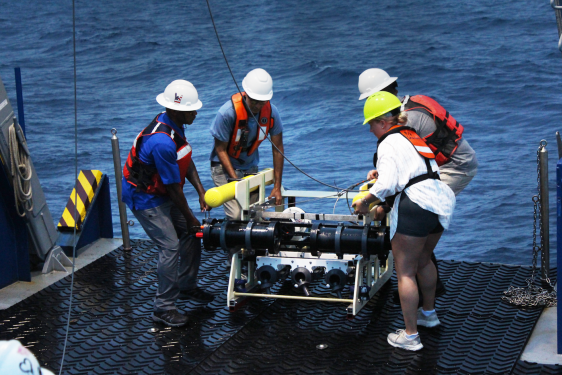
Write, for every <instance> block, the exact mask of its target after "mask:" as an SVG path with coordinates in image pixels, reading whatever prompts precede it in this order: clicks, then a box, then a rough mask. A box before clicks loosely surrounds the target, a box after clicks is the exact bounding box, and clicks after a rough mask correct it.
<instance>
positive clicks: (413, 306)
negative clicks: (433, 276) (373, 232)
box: [391, 233, 435, 335]
mask: <svg viewBox="0 0 562 375" xmlns="http://www.w3.org/2000/svg"><path fill="white" fill-rule="evenodd" d="M426 239H427V237H413V236H408V235H405V234H401V233H396V234H395V235H394V238H392V241H391V242H392V254H393V256H394V264H395V266H396V275H397V278H398V292H399V294H400V304H401V306H402V314H403V315H404V323H405V324H406V333H407V334H409V335H411V334H414V333H416V332H417V331H418V327H417V310H418V302H419V296H418V285H417V283H416V274H417V273H418V262H419V260H420V257H421V255H422V252H423V250H424V246H425V243H426ZM430 256H431V253H430ZM433 271H434V272H435V268H434V269H433ZM434 281H435V280H434ZM433 294H434V297H435V285H434V286H433ZM424 296H425V295H424ZM424 299H425V298H424Z"/></svg>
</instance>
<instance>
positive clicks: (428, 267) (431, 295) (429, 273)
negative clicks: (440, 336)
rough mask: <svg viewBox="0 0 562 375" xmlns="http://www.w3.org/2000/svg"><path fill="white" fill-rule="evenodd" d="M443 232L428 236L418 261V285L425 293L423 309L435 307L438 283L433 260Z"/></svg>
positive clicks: (423, 293) (428, 309)
mask: <svg viewBox="0 0 562 375" xmlns="http://www.w3.org/2000/svg"><path fill="white" fill-rule="evenodd" d="M442 234H443V232H440V233H433V234H430V235H429V236H427V240H426V241H425V245H424V247H423V249H422V251H421V254H420V258H419V262H418V272H417V276H418V285H419V287H420V289H421V292H422V295H423V309H424V310H425V311H431V310H433V309H434V308H435V286H436V284H437V269H436V268H435V265H434V264H433V262H432V261H431V254H433V249H435V246H437V243H438V242H439V239H440V238H441V235H442Z"/></svg>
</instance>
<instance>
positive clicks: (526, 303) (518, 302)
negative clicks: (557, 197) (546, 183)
mask: <svg viewBox="0 0 562 375" xmlns="http://www.w3.org/2000/svg"><path fill="white" fill-rule="evenodd" d="M544 147H546V141H545V140H544V139H543V140H541V142H540V144H539V148H538V149H537V194H536V195H534V196H533V198H532V200H533V203H534V207H533V210H534V211H533V266H532V268H531V270H532V272H531V277H529V278H528V279H527V280H525V281H526V283H527V287H525V288H517V287H514V286H513V285H511V286H510V287H509V289H508V290H506V291H505V292H503V294H504V296H503V297H502V300H503V301H505V302H507V303H509V304H511V305H515V306H520V307H553V306H556V301H557V299H556V291H555V290H554V286H553V285H552V282H551V281H550V279H549V278H548V277H547V278H546V280H544V281H545V282H546V283H548V285H549V287H550V288H548V289H544V288H541V287H538V286H534V285H533V280H534V279H535V272H536V270H537V258H538V256H539V252H540V251H541V247H540V246H539V244H537V222H538V223H539V233H540V238H541V243H542V239H543V236H544V231H543V227H542V220H541V202H542V200H541V169H540V159H539V157H540V152H541V150H542V149H543V148H544Z"/></svg>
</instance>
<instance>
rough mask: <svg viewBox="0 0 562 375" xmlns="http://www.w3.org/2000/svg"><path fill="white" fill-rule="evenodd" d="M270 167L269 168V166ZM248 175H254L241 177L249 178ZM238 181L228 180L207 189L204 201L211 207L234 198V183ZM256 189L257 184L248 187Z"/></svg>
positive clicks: (268, 182)
mask: <svg viewBox="0 0 562 375" xmlns="http://www.w3.org/2000/svg"><path fill="white" fill-rule="evenodd" d="M269 169H270V168H269ZM269 169H265V170H263V171H261V172H259V173H262V172H266V171H268V170H269ZM250 177H254V176H253V175H252V176H246V177H244V178H243V180H245V179H247V178H250ZM237 182H238V181H232V182H229V183H228V184H225V185H222V186H218V187H214V188H212V189H209V190H207V192H206V193H205V203H207V204H208V205H209V206H211V207H212V208H215V207H218V206H220V205H222V204H224V203H225V202H228V201H229V200H231V199H234V194H235V192H236V183H237ZM272 183H273V181H266V182H265V184H266V185H271V184H272ZM257 189H258V186H255V187H253V188H251V189H250V191H255V190H257Z"/></svg>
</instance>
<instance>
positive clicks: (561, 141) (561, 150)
mask: <svg viewBox="0 0 562 375" xmlns="http://www.w3.org/2000/svg"><path fill="white" fill-rule="evenodd" d="M556 145H557V146H558V160H560V159H562V139H560V132H556Z"/></svg>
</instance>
